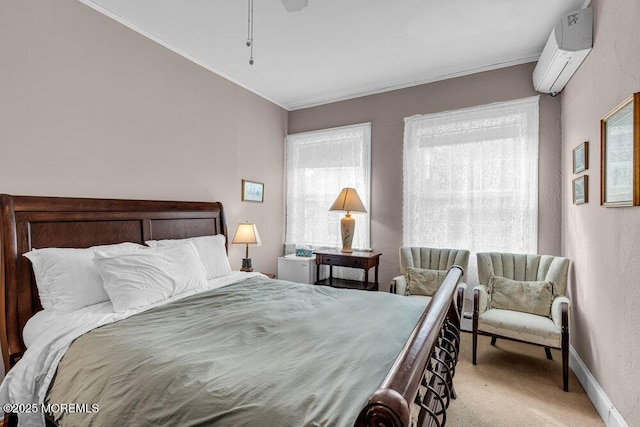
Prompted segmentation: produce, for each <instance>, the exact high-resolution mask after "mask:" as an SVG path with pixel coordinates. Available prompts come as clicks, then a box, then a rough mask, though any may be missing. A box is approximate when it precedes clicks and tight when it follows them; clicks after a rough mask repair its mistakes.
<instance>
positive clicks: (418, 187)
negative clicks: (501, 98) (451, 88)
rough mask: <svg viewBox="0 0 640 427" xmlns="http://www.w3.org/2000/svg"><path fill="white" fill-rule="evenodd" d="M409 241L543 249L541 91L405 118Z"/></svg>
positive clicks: (473, 275)
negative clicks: (540, 226)
mask: <svg viewBox="0 0 640 427" xmlns="http://www.w3.org/2000/svg"><path fill="white" fill-rule="evenodd" d="M403 154H404V197H403V240H404V242H403V244H404V245H405V246H428V247H442V248H457V249H469V250H470V251H471V252H472V256H471V259H470V262H469V264H470V265H469V271H468V275H467V281H468V282H469V283H470V284H476V283H477V270H476V266H475V256H474V253H476V252H483V251H498V252H517V253H535V252H537V246H538V97H537V96H535V97H531V98H525V99H521V100H516V101H509V102H500V103H495V104H489V105H484V106H480V107H474V108H466V109H462V110H456V111H447V112H443V113H437V114H428V115H423V116H413V117H409V118H406V119H405V129H404V153H403Z"/></svg>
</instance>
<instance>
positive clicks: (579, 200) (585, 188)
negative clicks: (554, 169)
mask: <svg viewBox="0 0 640 427" xmlns="http://www.w3.org/2000/svg"><path fill="white" fill-rule="evenodd" d="M588 201H589V176H588V175H582V176H581V177H578V178H576V179H574V180H573V204H574V205H582V204H583V203H587V202H588Z"/></svg>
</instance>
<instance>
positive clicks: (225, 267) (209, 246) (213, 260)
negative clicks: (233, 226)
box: [145, 234, 231, 280]
mask: <svg viewBox="0 0 640 427" xmlns="http://www.w3.org/2000/svg"><path fill="white" fill-rule="evenodd" d="M185 242H191V243H193V246H195V248H196V251H197V252H198V256H199V257H200V262H201V263H202V265H204V268H205V270H206V271H207V280H211V279H215V278H216V277H220V276H226V275H227V274H231V265H230V264H229V257H227V250H226V249H225V247H224V244H225V242H226V239H225V237H224V234H217V235H215V236H202V237H191V238H189V239H178V240H149V241H147V242H145V243H146V244H147V245H149V246H151V247H152V248H158V247H162V246H175V245H181V244H183V243H185Z"/></svg>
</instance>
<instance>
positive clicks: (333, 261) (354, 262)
mask: <svg viewBox="0 0 640 427" xmlns="http://www.w3.org/2000/svg"><path fill="white" fill-rule="evenodd" d="M315 254H316V272H317V276H316V277H320V266H321V265H328V266H329V277H328V278H326V279H323V280H318V281H316V283H315V284H316V285H328V286H333V287H335V288H350V289H362V290H368V291H377V290H378V266H379V264H380V255H382V254H379V253H375V252H351V253H347V252H341V251H318V252H315ZM334 265H335V266H340V267H349V268H360V269H362V270H364V281H359V280H347V279H336V278H334V277H333V266H334ZM372 267H373V268H375V271H374V274H375V276H374V279H375V280H374V282H373V283H369V269H371V268H372Z"/></svg>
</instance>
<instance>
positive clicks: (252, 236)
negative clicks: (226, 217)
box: [231, 222, 262, 271]
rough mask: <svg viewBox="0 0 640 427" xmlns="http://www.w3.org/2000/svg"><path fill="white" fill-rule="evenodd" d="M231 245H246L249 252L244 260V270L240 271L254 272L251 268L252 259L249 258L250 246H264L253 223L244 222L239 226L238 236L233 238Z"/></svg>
mask: <svg viewBox="0 0 640 427" xmlns="http://www.w3.org/2000/svg"><path fill="white" fill-rule="evenodd" d="M231 243H234V244H244V245H246V247H247V251H246V253H245V257H244V258H242V268H241V269H240V271H253V267H251V258H249V245H256V246H261V245H262V241H261V240H260V235H259V234H258V228H257V227H256V225H255V224H254V223H251V222H242V223H240V224H238V229H237V230H236V234H235V236H233V241H232V242H231Z"/></svg>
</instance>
